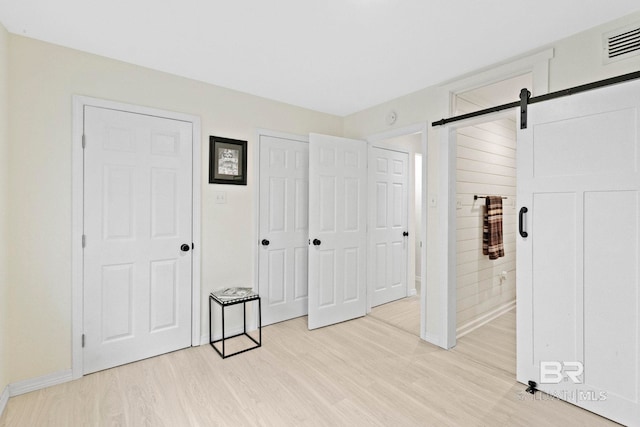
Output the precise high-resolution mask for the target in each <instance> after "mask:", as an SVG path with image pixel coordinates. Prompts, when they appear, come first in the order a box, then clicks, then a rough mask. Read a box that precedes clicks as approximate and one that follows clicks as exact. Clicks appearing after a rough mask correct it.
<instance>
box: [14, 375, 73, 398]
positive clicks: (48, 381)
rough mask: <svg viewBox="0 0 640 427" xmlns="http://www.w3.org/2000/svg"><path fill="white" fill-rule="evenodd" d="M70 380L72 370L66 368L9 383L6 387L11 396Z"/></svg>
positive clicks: (71, 378)
mask: <svg viewBox="0 0 640 427" xmlns="http://www.w3.org/2000/svg"><path fill="white" fill-rule="evenodd" d="M71 380H73V374H72V371H71V369H67V370H64V371H59V372H53V373H51V374H47V375H42V376H40V377H36V378H30V379H28V380H22V381H18V382H15V383H11V384H9V385H8V386H7V387H8V388H9V395H10V396H11V397H13V396H19V395H21V394H25V393H30V392H32V391H36V390H41V389H43V388H46V387H51V386H54V385H58V384H63V383H66V382H69V381H71Z"/></svg>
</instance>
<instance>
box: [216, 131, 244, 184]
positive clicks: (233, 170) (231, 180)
mask: <svg viewBox="0 0 640 427" xmlns="http://www.w3.org/2000/svg"><path fill="white" fill-rule="evenodd" d="M209 184H234V185H247V141H242V140H239V139H231V138H223V137H221V136H213V135H211V136H209Z"/></svg>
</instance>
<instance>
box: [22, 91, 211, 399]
mask: <svg viewBox="0 0 640 427" xmlns="http://www.w3.org/2000/svg"><path fill="white" fill-rule="evenodd" d="M72 103H73V105H72V107H73V117H72V129H73V133H72V144H71V176H72V180H71V187H72V190H71V191H72V197H71V199H72V202H71V242H72V244H71V366H72V369H71V371H69V372H71V373H72V378H73V379H77V378H80V377H82V375H83V363H82V342H81V341H82V340H81V336H82V332H83V329H84V328H83V297H82V295H83V293H82V292H83V289H82V280H83V271H82V268H83V263H82V259H83V254H82V246H81V244H80V242H81V239H82V233H83V230H84V224H83V220H84V219H83V204H84V201H83V185H84V184H83V182H84V181H83V176H84V170H83V167H84V162H83V158H84V153H83V150H82V133H83V128H84V107H85V106H94V107H100V108H108V109H113V110H120V111H126V112H131V113H137V114H145V115H149V116H156V117H162V118H168V119H173V120H180V121H184V122H188V123H191V124H192V126H193V127H192V144H193V145H192V149H193V151H192V152H193V158H192V163H193V165H192V191H193V200H192V203H193V210H192V234H193V235H192V238H193V244H194V249H193V251H192V276H191V277H192V282H191V289H192V291H191V297H192V301H191V305H192V307H191V314H192V318H191V345H192V346H196V345H200V329H201V320H200V300H201V295H200V293H201V284H200V281H201V277H200V270H201V268H200V267H201V266H200V263H201V255H200V253H201V252H200V251H201V235H202V231H201V230H202V225H201V206H202V172H201V169H202V162H201V159H202V148H201V147H202V142H201V141H202V140H201V124H200V118H199V117H197V116H194V115H191V114H184V113H177V112H174V111H166V110H159V109H155V108H149V107H142V106H138V105H131V104H125V103H120V102H114V101H108V100H104V99H98V98H91V97H87V96H81V95H73V97H72ZM52 375H55V374H52ZM41 378H44V377H41ZM12 390H13V386H12ZM12 393H13V392H12ZM12 395H13V394H12Z"/></svg>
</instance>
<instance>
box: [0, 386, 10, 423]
mask: <svg viewBox="0 0 640 427" xmlns="http://www.w3.org/2000/svg"><path fill="white" fill-rule="evenodd" d="M9 396H10V393H9V386H8V385H7V386H6V387H5V388H4V390H2V394H0V418H2V414H3V413H4V409H5V408H6V407H7V403H8V402H9Z"/></svg>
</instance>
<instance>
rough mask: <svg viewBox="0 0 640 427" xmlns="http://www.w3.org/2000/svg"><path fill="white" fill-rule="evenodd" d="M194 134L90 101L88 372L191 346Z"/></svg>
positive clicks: (86, 231) (86, 214)
mask: <svg viewBox="0 0 640 427" xmlns="http://www.w3.org/2000/svg"><path fill="white" fill-rule="evenodd" d="M192 132H193V130H192V124H191V123H187V122H181V121H177V120H170V119H164V118H159V117H152V116H146V115H142V114H134V113H129V112H123V111H116V110H110V109H105V108H97V107H88V106H87V107H85V110H84V135H85V140H86V148H85V150H84V157H85V163H84V165H85V166H84V170H85V182H84V200H85V205H84V234H85V236H86V246H85V249H84V296H83V298H84V308H83V310H84V349H83V352H84V353H83V362H84V368H83V369H84V373H85V374H87V373H90V372H95V371H98V370H102V369H106V368H110V367H113V366H117V365H121V364H124V363H128V362H132V361H136V360H140V359H143V358H147V357H151V356H155V355H158V354H162V353H166V352H169V351H173V350H177V349H180V348H184V347H188V346H189V345H191V269H192V266H191V242H192V238H191V236H192V232H191V217H192V212H191V207H192V190H191V189H192V183H191V179H192V178H191V168H192V163H191V162H192V160H191V159H192V152H191V151H192ZM182 245H186V246H184V247H183V248H181V246H182Z"/></svg>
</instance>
